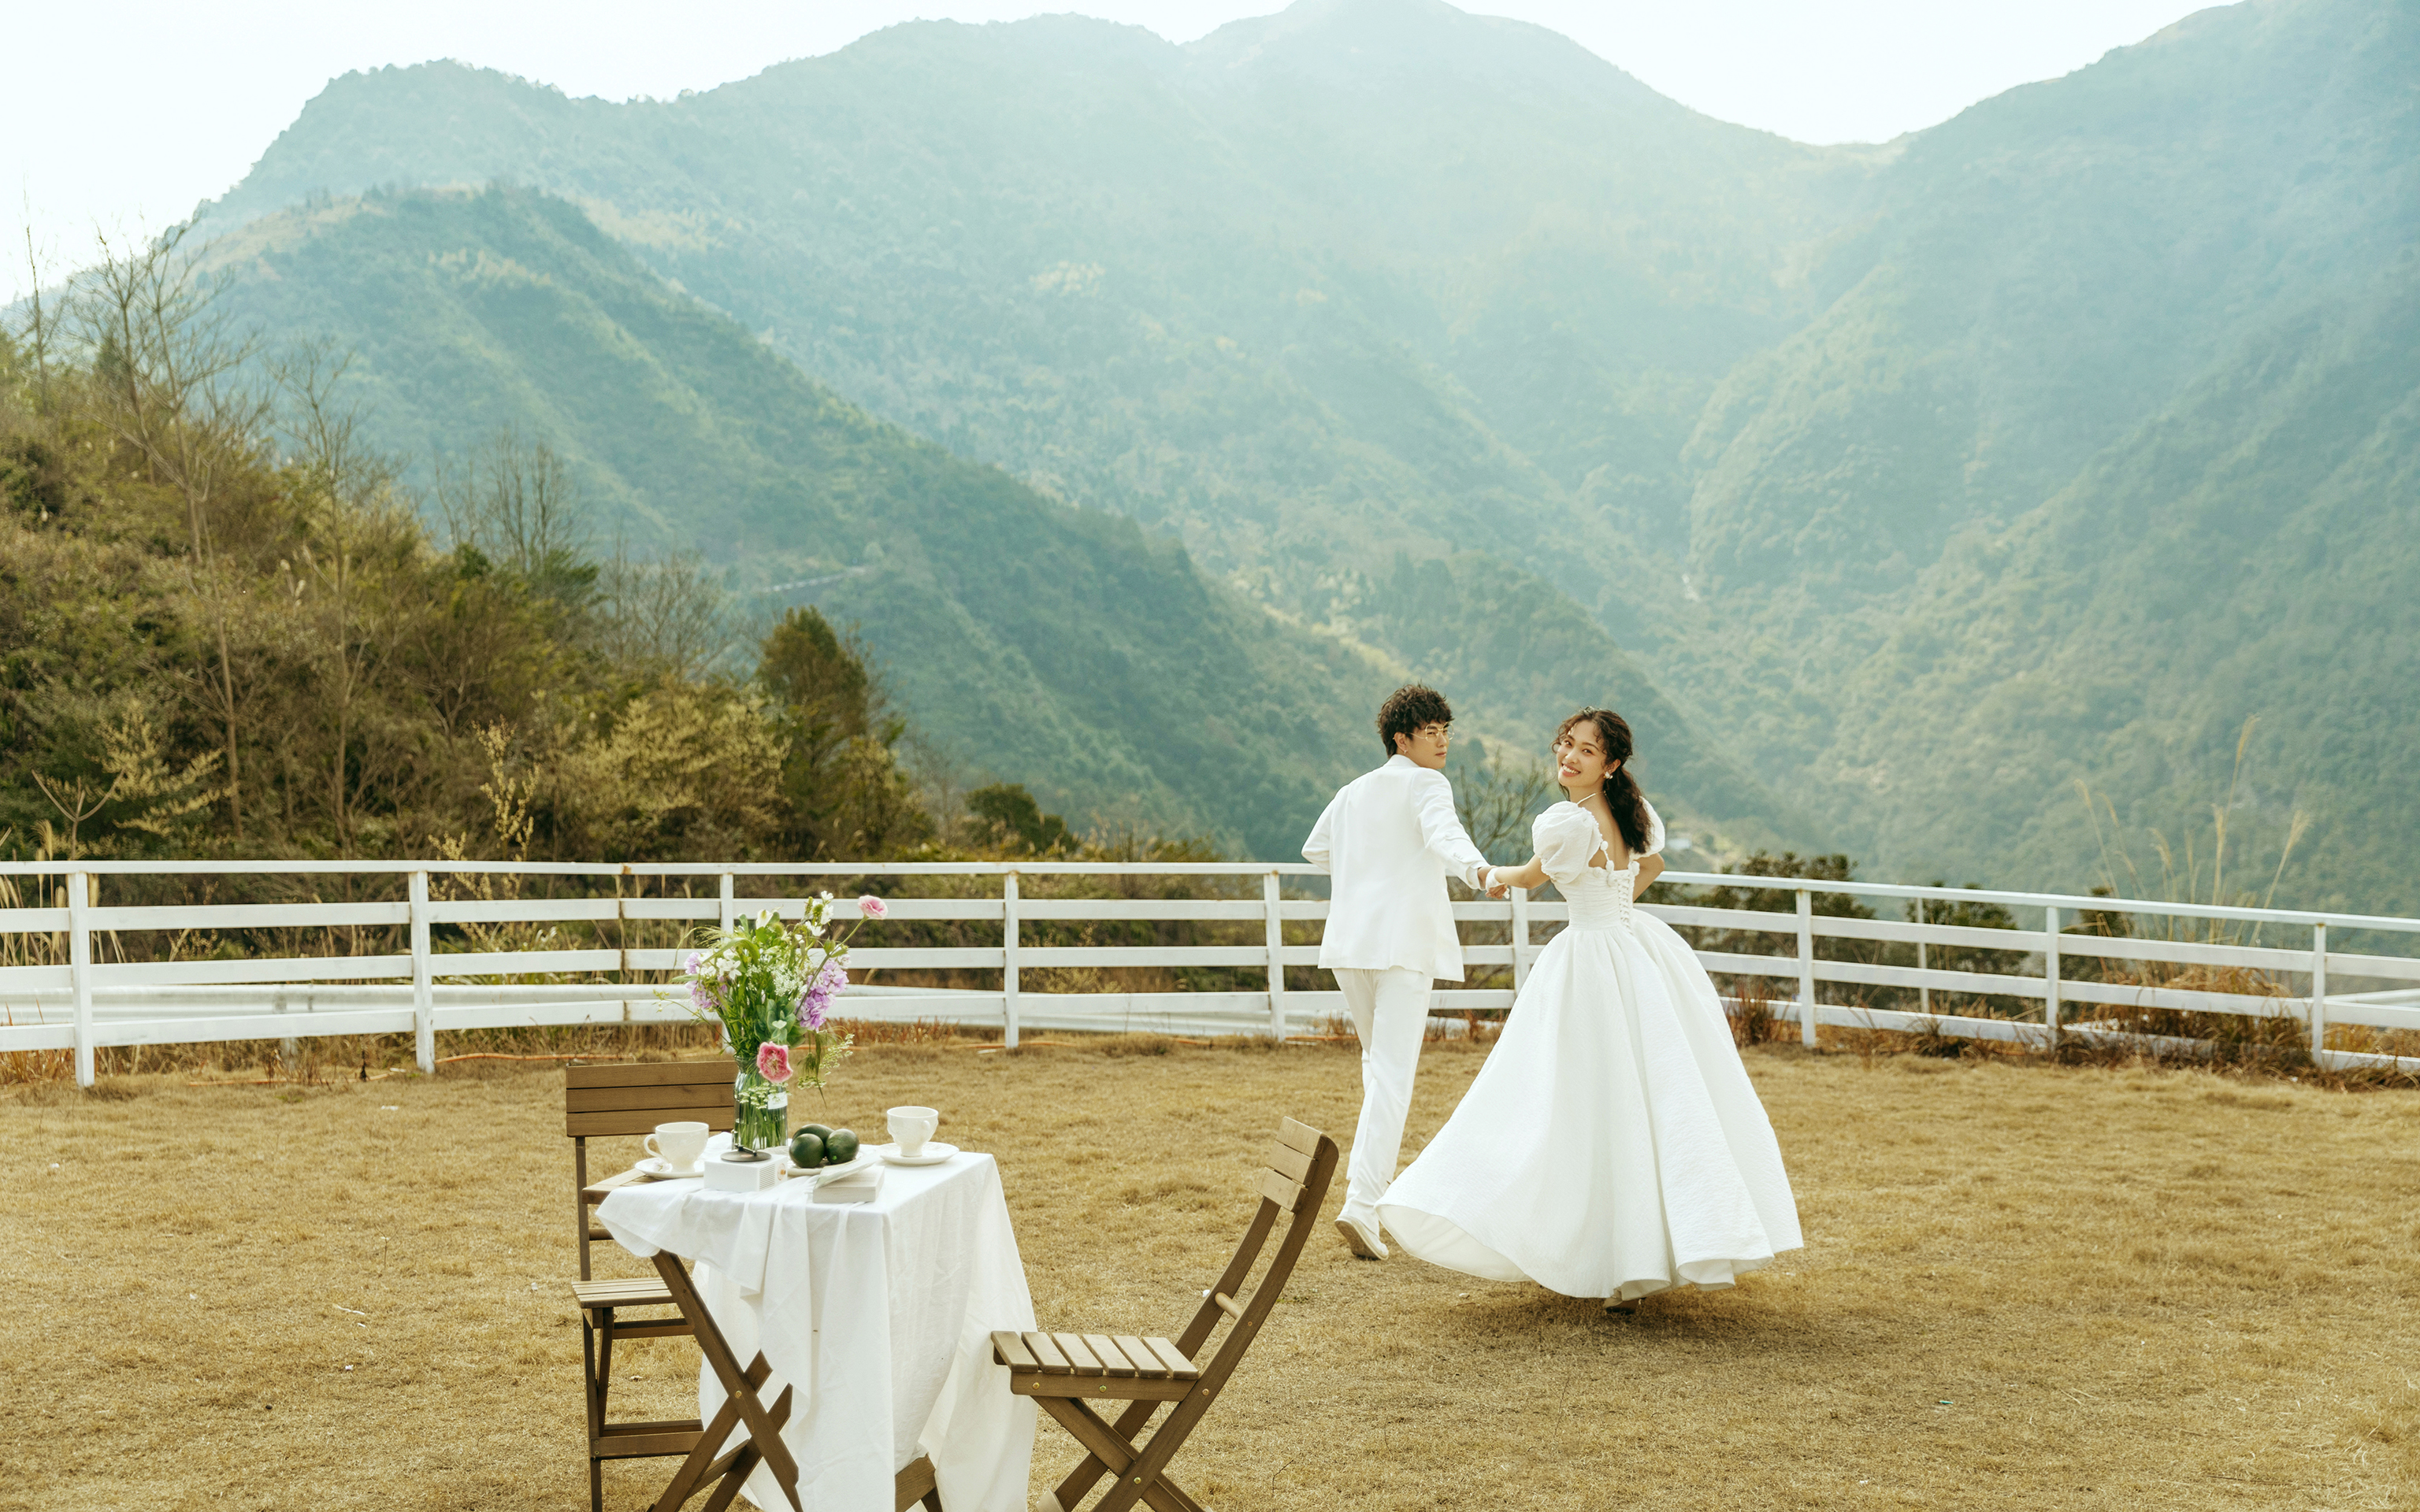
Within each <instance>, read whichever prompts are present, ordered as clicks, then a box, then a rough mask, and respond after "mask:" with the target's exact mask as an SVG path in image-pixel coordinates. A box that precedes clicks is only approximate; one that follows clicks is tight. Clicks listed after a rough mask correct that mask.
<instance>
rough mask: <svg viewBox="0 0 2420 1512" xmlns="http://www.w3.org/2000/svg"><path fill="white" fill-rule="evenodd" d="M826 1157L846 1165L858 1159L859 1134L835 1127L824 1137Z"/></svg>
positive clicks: (837, 1163) (833, 1161)
mask: <svg viewBox="0 0 2420 1512" xmlns="http://www.w3.org/2000/svg"><path fill="white" fill-rule="evenodd" d="M824 1158H825V1159H826V1160H829V1161H830V1162H831V1163H832V1164H833V1165H847V1164H848V1163H849V1162H850V1161H853V1160H855V1159H857V1135H856V1134H852V1133H850V1132H849V1131H848V1130H846V1129H834V1130H833V1131H832V1132H831V1133H830V1134H827V1135H826V1136H825V1137H824Z"/></svg>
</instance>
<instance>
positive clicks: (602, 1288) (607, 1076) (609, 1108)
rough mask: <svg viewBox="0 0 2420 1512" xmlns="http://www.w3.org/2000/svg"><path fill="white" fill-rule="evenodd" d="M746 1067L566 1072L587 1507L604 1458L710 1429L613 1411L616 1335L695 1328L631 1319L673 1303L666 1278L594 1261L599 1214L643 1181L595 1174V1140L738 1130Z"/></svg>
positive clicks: (595, 1505) (601, 1235)
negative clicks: (738, 1080)
mask: <svg viewBox="0 0 2420 1512" xmlns="http://www.w3.org/2000/svg"><path fill="white" fill-rule="evenodd" d="M737 1075H738V1069H737V1066H736V1065H735V1064H734V1063H733V1061H732V1060H731V1058H730V1057H727V1056H726V1057H716V1058H714V1059H709V1060H670V1061H654V1062H644V1063H624V1064H617V1065H603V1066H582V1065H572V1066H566V1068H564V1072H563V1107H564V1133H566V1134H569V1135H570V1136H571V1139H572V1149H573V1156H572V1173H573V1180H574V1181H575V1183H576V1186H577V1190H578V1193H579V1197H578V1205H577V1207H576V1209H575V1210H574V1211H575V1212H576V1214H577V1217H578V1221H579V1235H580V1279H579V1280H577V1281H575V1282H573V1283H572V1285H571V1296H572V1301H573V1302H574V1304H577V1305H578V1306H579V1308H580V1335H581V1349H580V1357H581V1368H582V1372H583V1375H584V1378H585V1390H584V1393H583V1395H584V1396H586V1398H587V1403H588V1504H589V1507H590V1509H591V1512H604V1508H605V1461H606V1460H608V1459H635V1458H647V1457H652V1456H656V1455H687V1454H689V1453H690V1452H691V1451H692V1450H694V1449H695V1448H696V1447H697V1442H698V1440H699V1439H700V1438H701V1437H703V1436H704V1434H705V1430H706V1425H705V1424H704V1423H702V1422H700V1421H698V1420H697V1419H696V1418H693V1417H690V1418H667V1419H662V1420H651V1421H644V1422H638V1421H629V1420H624V1421H620V1422H616V1421H614V1420H613V1419H612V1418H610V1417H608V1416H607V1415H606V1409H607V1406H608V1403H609V1399H610V1397H611V1394H612V1390H613V1341H614V1340H616V1339H633V1338H638V1339H644V1338H669V1337H672V1336H673V1335H688V1334H692V1333H694V1332H695V1331H694V1330H693V1329H692V1328H691V1327H690V1322H689V1319H687V1318H685V1317H683V1316H681V1315H680V1314H679V1313H677V1312H675V1314H674V1315H673V1316H672V1317H670V1318H664V1317H646V1316H641V1317H627V1316H625V1314H626V1313H627V1312H629V1311H631V1310H634V1309H645V1308H650V1307H674V1306H676V1305H677V1301H676V1299H675V1297H674V1295H673V1293H672V1290H671V1289H670V1288H667V1287H666V1286H665V1285H664V1280H663V1277H662V1276H660V1275H649V1276H633V1277H630V1278H628V1279H627V1280H622V1279H616V1280H606V1281H599V1280H597V1279H596V1278H595V1276H594V1273H593V1272H592V1270H591V1266H590V1257H589V1245H590V1244H591V1243H592V1242H595V1241H597V1240H600V1239H601V1240H611V1239H612V1238H613V1234H612V1233H611V1232H610V1231H608V1230H607V1229H606V1227H605V1226H604V1225H602V1224H600V1223H598V1222H597V1218H596V1214H595V1211H593V1210H594V1209H595V1208H596V1206H597V1204H598V1203H600V1202H602V1201H604V1200H605V1198H606V1196H607V1195H608V1194H610V1193H612V1192H613V1189H614V1188H616V1187H618V1186H622V1185H625V1184H627V1183H628V1182H630V1181H634V1180H641V1179H642V1178H641V1177H640V1176H639V1174H638V1173H637V1172H636V1171H628V1170H626V1171H619V1172H616V1173H615V1174H613V1175H612V1176H609V1177H606V1178H604V1179H603V1180H598V1181H595V1182H591V1181H590V1180H588V1141H589V1140H590V1139H592V1138H601V1137H612V1136H614V1135H623V1136H628V1135H633V1134H653V1133H655V1129H656V1125H657V1124H659V1123H673V1122H677V1121H680V1120H683V1119H687V1120H690V1121H694V1122H700V1123H704V1124H706V1126H707V1127H708V1128H710V1129H728V1128H730V1127H731V1121H732V1114H733V1106H732V1101H731V1084H732V1081H733V1079H734V1078H735V1077H737Z"/></svg>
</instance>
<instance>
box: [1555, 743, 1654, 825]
mask: <svg viewBox="0 0 2420 1512" xmlns="http://www.w3.org/2000/svg"><path fill="white" fill-rule="evenodd" d="M1575 724H1592V725H1594V726H1596V738H1597V740H1598V743H1599V744H1601V745H1603V746H1604V747H1605V764H1606V765H1607V766H1611V765H1613V764H1615V763H1616V762H1619V763H1621V770H1620V771H1618V772H1613V773H1611V774H1609V775H1608V776H1607V777H1606V779H1605V806H1606V808H1607V809H1609V810H1612V812H1613V825H1614V827H1615V828H1616V829H1619V830H1621V843H1622V844H1624V845H1626V846H1628V847H1630V854H1631V855H1633V856H1637V854H1638V853H1639V852H1640V851H1643V850H1645V849H1646V848H1647V799H1646V798H1645V797H1644V796H1643V795H1640V793H1639V791H1638V783H1637V781H1636V780H1635V779H1633V778H1632V777H1631V775H1630V753H1631V749H1632V745H1631V739H1630V721H1629V720H1627V719H1625V718H1623V717H1621V715H1618V714H1616V713H1614V712H1613V711H1612V710H1611V709H1582V710H1581V711H1580V712H1579V713H1577V714H1575V715H1573V716H1572V717H1570V718H1568V719H1565V720H1564V721H1563V722H1562V723H1560V724H1559V725H1557V726H1555V744H1556V745H1558V746H1559V745H1561V744H1562V743H1563V737H1564V736H1565V735H1567V734H1570V733H1572V726H1574V725H1575ZM1564 796H1565V797H1567V798H1569V799H1571V801H1572V802H1574V803H1577V802H1579V801H1580V800H1581V799H1582V798H1585V797H1587V796H1588V795H1587V794H1584V793H1583V794H1576V795H1575V794H1569V793H1566V794H1565V795H1564Z"/></svg>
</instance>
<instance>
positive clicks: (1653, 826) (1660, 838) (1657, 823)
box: [1631, 795, 1664, 861]
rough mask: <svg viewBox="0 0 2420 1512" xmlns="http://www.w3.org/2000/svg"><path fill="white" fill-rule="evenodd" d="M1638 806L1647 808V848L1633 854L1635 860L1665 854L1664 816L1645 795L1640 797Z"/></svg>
mask: <svg viewBox="0 0 2420 1512" xmlns="http://www.w3.org/2000/svg"><path fill="white" fill-rule="evenodd" d="M1638 806H1639V807H1640V808H1642V809H1644V810H1647V848H1646V849H1645V850H1643V851H1640V852H1639V853H1638V855H1637V856H1632V857H1631V859H1632V860H1634V861H1637V860H1639V859H1641V858H1643V857H1645V856H1661V855H1663V854H1664V816H1663V815H1662V814H1660V813H1657V812H1656V811H1655V805H1653V804H1652V803H1650V802H1648V801H1647V799H1646V797H1645V795H1641V796H1640V797H1639V800H1638Z"/></svg>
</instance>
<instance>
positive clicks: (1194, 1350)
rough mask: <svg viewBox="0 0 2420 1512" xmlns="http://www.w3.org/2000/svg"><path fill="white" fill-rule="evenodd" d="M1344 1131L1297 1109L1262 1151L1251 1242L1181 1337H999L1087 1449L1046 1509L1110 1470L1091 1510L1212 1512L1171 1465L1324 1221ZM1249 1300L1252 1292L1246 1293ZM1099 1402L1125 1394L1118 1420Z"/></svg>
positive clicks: (1024, 1379)
mask: <svg viewBox="0 0 2420 1512" xmlns="http://www.w3.org/2000/svg"><path fill="white" fill-rule="evenodd" d="M1336 1158H1337V1156H1336V1141H1335V1140H1333V1139H1330V1138H1328V1137H1327V1136H1326V1134H1321V1133H1320V1132H1319V1131H1318V1130H1316V1129H1313V1128H1311V1126H1310V1125H1308V1124H1303V1123H1297V1122H1295V1120H1294V1119H1285V1120H1283V1121H1282V1122H1281V1123H1280V1124H1279V1126H1278V1136H1277V1140H1276V1142H1275V1143H1274V1144H1272V1145H1270V1146H1269V1149H1268V1151H1267V1153H1266V1155H1265V1156H1264V1169H1262V1171H1261V1172H1260V1173H1259V1175H1258V1177H1257V1179H1256V1180H1255V1183H1254V1185H1255V1189H1256V1190H1257V1191H1258V1192H1259V1193H1260V1196H1261V1203H1260V1207H1259V1210H1258V1211H1255V1212H1254V1213H1253V1215H1252V1222H1251V1227H1249V1228H1247V1229H1246V1230H1245V1231H1244V1239H1243V1242H1242V1243H1240V1244H1238V1245H1237V1246H1236V1248H1235V1255H1234V1257H1233V1259H1231V1260H1229V1261H1228V1262H1227V1269H1226V1270H1225V1271H1224V1272H1222V1273H1220V1274H1219V1277H1218V1284H1217V1285H1216V1286H1214V1287H1212V1288H1210V1289H1209V1290H1207V1291H1204V1292H1203V1293H1202V1305H1201V1307H1200V1308H1199V1309H1198V1310H1197V1311H1196V1312H1195V1313H1194V1315H1193V1320H1192V1321H1191V1322H1189V1323H1187V1325H1186V1327H1185V1331H1184V1332H1183V1333H1182V1334H1180V1335H1177V1337H1176V1338H1174V1339H1173V1340H1171V1339H1164V1338H1159V1337H1156V1336H1154V1335H1134V1334H1050V1333H1034V1334H1017V1333H1007V1332H1001V1333H996V1334H994V1335H992V1336H991V1343H992V1358H993V1359H994V1360H995V1361H997V1362H998V1363H999V1364H1001V1365H1006V1366H1008V1389H1009V1390H1010V1391H1013V1392H1015V1393H1016V1395H1018V1396H1031V1397H1033V1398H1034V1399H1035V1400H1036V1401H1037V1402H1038V1403H1039V1404H1040V1405H1041V1407H1042V1409H1043V1411H1045V1412H1048V1413H1049V1414H1050V1415H1051V1416H1052V1417H1054V1418H1056V1419H1058V1420H1059V1423H1060V1426H1061V1427H1064V1428H1065V1429H1066V1430H1067V1431H1068V1433H1069V1434H1070V1435H1071V1436H1072V1437H1073V1438H1074V1439H1075V1440H1076V1442H1077V1443H1079V1444H1081V1445H1083V1447H1084V1448H1085V1449H1086V1450H1087V1451H1088V1452H1087V1453H1086V1455H1085V1457H1084V1458H1083V1460H1082V1461H1081V1462H1080V1463H1078V1465H1077V1466H1076V1468H1075V1470H1074V1471H1072V1472H1070V1473H1069V1474H1068V1476H1067V1478H1066V1479H1065V1480H1063V1481H1061V1482H1060V1483H1059V1485H1058V1488H1057V1489H1055V1490H1054V1491H1051V1492H1049V1493H1047V1494H1046V1495H1045V1496H1044V1498H1043V1500H1042V1503H1041V1505H1042V1508H1043V1512H1064V1509H1066V1508H1069V1507H1073V1506H1074V1505H1076V1504H1078V1502H1080V1501H1082V1500H1083V1499H1084V1497H1085V1496H1086V1495H1087V1494H1088V1493H1090V1492H1091V1490H1092V1489H1093V1487H1094V1485H1095V1484H1096V1483H1098V1482H1099V1480H1100V1478H1101V1477H1102V1476H1104V1475H1108V1476H1110V1477H1112V1479H1113V1480H1114V1482H1115V1484H1113V1485H1111V1486H1110V1488H1109V1491H1108V1492H1107V1494H1105V1495H1104V1496H1103V1497H1102V1498H1101V1500H1100V1501H1099V1502H1097V1503H1095V1504H1094V1506H1093V1507H1092V1508H1091V1509H1090V1512H1126V1509H1127V1508H1129V1507H1132V1506H1133V1505H1134V1504H1136V1503H1137V1502H1142V1503H1145V1504H1149V1505H1150V1506H1151V1507H1153V1508H1154V1509H1155V1512H1202V1509H1201V1507H1200V1506H1199V1505H1198V1504H1196V1503H1195V1502H1194V1500H1193V1499H1192V1498H1191V1497H1189V1496H1187V1495H1186V1494H1185V1492H1184V1491H1183V1490H1182V1489H1180V1488H1178V1486H1177V1485H1176V1483H1175V1482H1174V1481H1172V1480H1171V1479H1169V1477H1168V1463H1169V1461H1170V1460H1171V1458H1175V1455H1176V1451H1177V1450H1178V1449H1179V1448H1181V1447H1183V1445H1184V1443H1185V1441H1186V1439H1187V1437H1188V1436H1189V1435H1190V1434H1191V1433H1192V1432H1193V1429H1194V1427H1196V1426H1197V1425H1198V1424H1200V1422H1201V1421H1202V1414H1203V1413H1204V1412H1208V1411H1209V1408H1210V1403H1211V1400H1212V1399H1213V1398H1214V1397H1216V1396H1218V1392H1219V1389H1220V1388H1221V1387H1223V1386H1224V1385H1225V1384H1226V1382H1227V1378H1228V1377H1229V1376H1231V1375H1232V1374H1233V1373H1234V1369H1235V1365H1237V1363H1238V1362H1240V1361H1241V1360H1242V1359H1243V1357H1244V1351H1245V1350H1248V1349H1249V1348H1250V1347H1251V1344H1252V1340H1253V1339H1254V1338H1256V1337H1258V1336H1259V1334H1260V1329H1261V1324H1262V1323H1263V1322H1264V1321H1265V1320H1266V1319H1267V1318H1268V1315H1269V1309H1270V1308H1271V1307H1272V1306H1274V1305H1276V1304H1277V1300H1278V1298H1279V1297H1280V1296H1281V1295H1283V1294H1284V1291H1285V1284H1286V1278H1287V1277H1289V1276H1290V1275H1292V1274H1293V1273H1294V1267H1295V1260H1296V1259H1297V1258H1298V1257H1300V1256H1301V1254H1302V1246H1303V1242H1304V1241H1305V1240H1306V1239H1308V1238H1309V1237H1310V1235H1311V1227H1312V1226H1313V1225H1314V1224H1315V1223H1316V1222H1317V1221H1318V1218H1319V1209H1320V1204H1321V1203H1322V1202H1324V1201H1325V1200H1326V1196H1327V1187H1328V1182H1329V1181H1330V1180H1332V1179H1333V1178H1334V1177H1335V1174H1336ZM1280 1214H1288V1215H1291V1216H1290V1221H1289V1222H1288V1223H1287V1226H1286V1231H1285V1237H1284V1238H1283V1239H1282V1240H1280V1242H1279V1244H1278V1249H1277V1253H1276V1254H1275V1255H1274V1256H1273V1257H1270V1260H1269V1264H1268V1268H1267V1270H1266V1271H1265V1272H1264V1273H1263V1274H1262V1276H1261V1279H1260V1284H1259V1285H1258V1286H1256V1287H1254V1288H1252V1289H1251V1291H1250V1293H1249V1295H1245V1292H1244V1283H1245V1282H1246V1281H1247V1280H1248V1279H1249V1277H1250V1275H1251V1273H1252V1267H1253V1264H1254V1262H1255V1261H1257V1260H1258V1259H1259V1257H1260V1253H1261V1249H1262V1247H1263V1246H1264V1244H1265V1243H1266V1242H1268V1237H1269V1233H1270V1231H1271V1230H1272V1229H1273V1228H1275V1227H1276V1226H1277V1221H1278V1218H1279V1216H1280ZM1238 1298H1241V1299H1242V1300H1240V1301H1239V1300H1237V1299H1238ZM1230 1320H1232V1321H1233V1325H1234V1326H1233V1328H1232V1329H1230V1330H1229V1331H1228V1334H1227V1336H1226V1338H1225V1339H1224V1340H1223V1341H1221V1342H1220V1344H1219V1345H1218V1351H1217V1352H1216V1353H1215V1354H1212V1355H1211V1356H1210V1357H1209V1359H1208V1360H1207V1362H1206V1363H1202V1349H1203V1348H1204V1347H1205V1346H1206V1345H1207V1344H1208V1343H1209V1340H1210V1335H1212V1334H1213V1333H1214V1332H1216V1331H1217V1329H1218V1325H1219V1324H1221V1323H1224V1322H1228V1321H1230ZM1094 1401H1116V1402H1124V1403H1125V1404H1127V1405H1126V1407H1125V1411H1124V1412H1120V1413H1119V1414H1118V1417H1117V1421H1116V1422H1115V1423H1114V1424H1112V1423H1110V1422H1109V1421H1108V1420H1106V1419H1104V1418H1103V1417H1102V1416H1101V1415H1100V1414H1099V1413H1097V1412H1094V1411H1093V1409H1092V1407H1091V1406H1090V1405H1089V1403H1091V1402H1094ZM1162 1403H1173V1404H1174V1405H1173V1407H1172V1408H1171V1411H1170V1412H1169V1414H1168V1416H1167V1417H1166V1418H1165V1419H1163V1420H1162V1421H1161V1423H1160V1425H1159V1427H1157V1428H1156V1429H1155V1430H1153V1431H1152V1433H1151V1434H1150V1436H1149V1437H1148V1438H1147V1439H1146V1438H1138V1437H1137V1435H1139V1434H1140V1433H1141V1431H1142V1429H1143V1428H1144V1427H1145V1426H1146V1425H1148V1424H1149V1423H1150V1422H1151V1419H1152V1417H1153V1416H1154V1414H1156V1412H1158V1411H1159V1408H1160V1405H1161V1404H1162Z"/></svg>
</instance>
